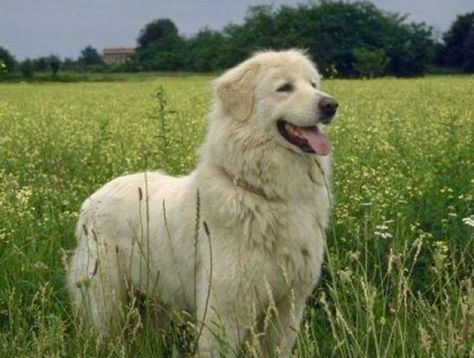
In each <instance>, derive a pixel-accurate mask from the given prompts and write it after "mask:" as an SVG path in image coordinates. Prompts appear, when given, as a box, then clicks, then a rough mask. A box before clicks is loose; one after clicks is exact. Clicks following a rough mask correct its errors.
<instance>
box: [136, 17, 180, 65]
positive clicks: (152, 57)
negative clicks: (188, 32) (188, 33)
mask: <svg viewBox="0 0 474 358" xmlns="http://www.w3.org/2000/svg"><path fill="white" fill-rule="evenodd" d="M137 42H138V48H137V53H136V54H135V56H134V57H133V58H132V62H136V63H138V65H139V67H140V68H141V69H144V70H146V71H153V70H155V71H156V70H159V71H175V70H178V69H180V68H183V50H184V39H183V38H181V37H180V36H179V35H178V29H177V27H176V25H175V24H174V23H173V22H172V21H171V20H169V19H158V20H154V21H152V22H150V23H149V24H147V25H146V26H145V27H144V28H143V29H142V30H141V31H140V34H139V36H138V39H137Z"/></svg>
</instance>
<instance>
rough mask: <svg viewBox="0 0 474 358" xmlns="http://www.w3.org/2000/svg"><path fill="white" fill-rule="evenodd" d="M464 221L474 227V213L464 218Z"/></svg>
mask: <svg viewBox="0 0 474 358" xmlns="http://www.w3.org/2000/svg"><path fill="white" fill-rule="evenodd" d="M462 222H463V223H464V224H466V225H468V226H471V227H474V215H471V216H468V217H467V218H464V219H462Z"/></svg>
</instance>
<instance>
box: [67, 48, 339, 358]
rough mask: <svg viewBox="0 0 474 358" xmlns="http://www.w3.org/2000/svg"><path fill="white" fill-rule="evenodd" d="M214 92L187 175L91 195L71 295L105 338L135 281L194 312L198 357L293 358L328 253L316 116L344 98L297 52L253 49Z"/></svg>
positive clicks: (152, 176)
mask: <svg viewBox="0 0 474 358" xmlns="http://www.w3.org/2000/svg"><path fill="white" fill-rule="evenodd" d="M214 89H215V99H214V107H213V111H212V113H211V114H210V118H209V131H208V133H207V137H206V140H205V143H204V145H203V146H202V149H201V156H200V161H199V164H198V165H197V168H196V169H195V170H194V171H193V172H192V173H191V174H190V175H188V176H185V177H179V178H175V177H171V176H167V175H165V174H163V173H159V172H147V173H139V174H134V175H128V176H124V177H120V178H117V179H115V180H112V181H111V182H109V183H107V184H106V185H105V186H103V187H102V188H101V189H99V190H98V191H97V192H96V193H94V194H92V195H91V196H90V197H89V198H88V199H87V200H86V201H85V202H84V204H83V205H82V209H81V214H80V218H79V222H78V224H77V233H76V235H77V239H78V247H77V249H76V250H75V253H74V256H73V258H72V261H71V265H70V270H69V273H68V286H69V291H70V295H71V299H72V302H73V305H74V307H75V308H76V309H77V311H78V312H81V313H82V314H84V316H86V317H89V318H90V319H91V321H92V323H93V325H94V326H95V327H96V329H97V330H98V331H99V332H105V331H106V330H107V329H110V324H111V322H112V321H117V318H119V317H120V315H121V313H122V312H123V303H124V301H125V300H126V298H127V290H128V289H129V288H130V287H134V288H138V289H140V290H141V291H142V292H144V293H145V294H150V295H154V297H155V298H156V299H158V300H160V301H161V302H163V303H164V304H165V305H166V306H167V307H170V308H171V309H173V310H177V311H181V310H187V311H189V312H191V313H192V314H193V316H194V318H195V324H196V325H197V327H198V328H199V327H202V329H200V334H199V342H198V350H197V352H198V354H199V356H201V357H218V356H219V354H221V353H222V354H225V355H226V356H227V357H231V356H232V357H233V356H237V355H238V352H239V347H240V346H241V345H242V343H244V342H247V343H248V346H250V345H251V346H252V347H254V349H256V350H257V352H258V353H257V354H258V355H259V356H262V357H268V356H274V355H275V354H276V353H275V352H277V354H279V356H281V357H288V356H290V354H291V348H292V346H293V343H294V341H295V338H296V334H297V329H298V326H299V323H300V321H301V319H302V316H303V311H304V307H305V301H306V299H307V298H308V297H309V295H310V294H311V292H312V290H313V288H314V287H315V284H316V282H317V281H318V278H319V275H320V269H321V263H322V261H323V251H324V244H325V229H326V227H327V224H328V217H329V192H328V188H327V185H326V183H327V181H328V176H329V172H330V159H329V152H330V145H329V140H328V138H327V136H326V135H325V134H324V133H323V129H322V128H321V124H322V123H323V124H325V123H328V122H330V121H331V119H332V118H333V117H334V115H335V112H336V108H337V102H336V101H335V100H334V99H333V98H332V97H330V96H329V95H327V94H325V93H324V92H322V91H321V90H320V76H319V74H318V72H317V70H316V69H315V67H314V65H313V64H312V63H311V61H310V60H309V59H308V58H307V57H306V56H305V55H304V54H303V53H302V52H300V51H297V50H288V51H278V52H277V51H268V52H262V53H259V54H257V55H255V56H254V57H252V58H250V59H248V60H247V61H245V62H243V63H241V64H240V65H238V66H237V67H235V68H232V69H230V70H229V71H227V72H226V73H224V74H223V75H222V76H221V77H219V78H218V79H217V80H216V82H215V86H214ZM198 200H199V203H197V201H198ZM198 210H199V213H198ZM198 219H199V220H198ZM121 307H122V308H121ZM222 337H225V341H226V342H227V343H226V345H223V344H222ZM250 340H251V342H250ZM219 342H220V343H219ZM249 342H250V343H249ZM254 343H255V344H254ZM255 347H257V348H255Z"/></svg>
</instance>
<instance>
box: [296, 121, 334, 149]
mask: <svg viewBox="0 0 474 358" xmlns="http://www.w3.org/2000/svg"><path fill="white" fill-rule="evenodd" d="M298 129H299V130H300V133H301V134H302V135H303V137H304V138H305V139H306V141H307V142H308V144H309V146H310V147H311V148H313V150H314V151H315V152H316V154H318V155H321V156H325V155H328V154H329V152H331V146H330V144H329V139H328V137H327V136H326V135H325V134H324V133H323V132H321V131H320V130H319V129H318V128H317V127H316V128H314V127H313V128H304V127H299V128H298Z"/></svg>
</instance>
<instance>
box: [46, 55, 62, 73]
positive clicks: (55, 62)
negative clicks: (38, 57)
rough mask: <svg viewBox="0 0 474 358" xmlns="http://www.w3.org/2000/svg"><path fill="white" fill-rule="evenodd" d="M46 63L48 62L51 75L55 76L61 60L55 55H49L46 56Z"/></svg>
mask: <svg viewBox="0 0 474 358" xmlns="http://www.w3.org/2000/svg"><path fill="white" fill-rule="evenodd" d="M48 64H49V68H50V69H51V73H52V75H53V77H56V75H57V74H58V71H59V69H60V68H61V60H60V59H59V57H58V56H56V55H50V56H49V57H48Z"/></svg>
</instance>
